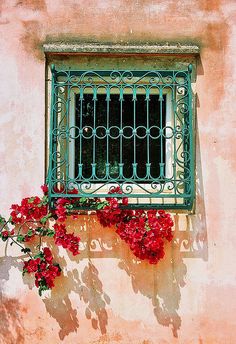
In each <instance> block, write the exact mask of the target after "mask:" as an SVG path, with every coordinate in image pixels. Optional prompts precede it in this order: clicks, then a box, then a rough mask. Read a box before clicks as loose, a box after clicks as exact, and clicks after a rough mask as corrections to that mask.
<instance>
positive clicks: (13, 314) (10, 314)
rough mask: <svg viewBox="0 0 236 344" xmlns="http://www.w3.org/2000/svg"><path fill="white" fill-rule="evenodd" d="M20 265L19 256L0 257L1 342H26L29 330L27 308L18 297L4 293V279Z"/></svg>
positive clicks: (5, 343)
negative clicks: (25, 322) (24, 318)
mask: <svg viewBox="0 0 236 344" xmlns="http://www.w3.org/2000/svg"><path fill="white" fill-rule="evenodd" d="M24 257H25V256H24ZM21 258H23V257H21ZM20 265H21V264H20V263H19V258H15V257H8V256H5V257H3V258H0V281H1V283H0V343H4V344H12V343H18V344H24V342H25V341H24V338H25V334H26V332H27V330H26V329H25V327H24V323H23V314H24V312H25V309H24V307H23V306H22V305H21V303H20V302H19V300H17V298H8V297H6V296H4V295H3V289H4V281H7V280H8V279H9V272H10V269H11V268H12V267H14V268H18V269H20V268H21V267H20Z"/></svg>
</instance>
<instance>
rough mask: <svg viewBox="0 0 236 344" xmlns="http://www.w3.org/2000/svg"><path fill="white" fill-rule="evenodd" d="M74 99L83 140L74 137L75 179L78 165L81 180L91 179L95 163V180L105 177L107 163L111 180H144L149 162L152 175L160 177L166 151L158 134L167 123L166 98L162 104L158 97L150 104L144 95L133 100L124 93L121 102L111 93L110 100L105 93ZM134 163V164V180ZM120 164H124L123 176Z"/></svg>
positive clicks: (78, 126) (152, 96) (78, 127)
mask: <svg viewBox="0 0 236 344" xmlns="http://www.w3.org/2000/svg"><path fill="white" fill-rule="evenodd" d="M75 97H76V111H75V116H76V120H75V125H76V127H77V129H76V133H77V132H78V133H79V129H82V138H80V137H79V135H77V138H76V139H75V177H76V176H77V175H78V164H79V163H80V162H81V163H82V164H83V178H91V176H92V164H93V163H96V169H95V171H96V176H97V178H98V179H102V178H106V164H107V163H109V164H110V165H109V171H110V172H109V173H110V178H112V179H118V180H122V179H123V180H125V179H132V180H135V179H137V180H139V178H145V177H146V174H147V168H146V167H147V165H146V164H147V163H148V162H149V163H150V164H151V169H150V172H151V176H152V177H153V178H158V177H159V176H160V163H163V164H165V150H166V149H165V139H164V137H163V135H162V134H161V130H162V129H163V128H164V127H165V123H166V96H165V95H164V96H163V100H162V101H160V100H159V95H150V99H149V101H147V100H146V98H145V95H137V99H136V100H133V96H132V95H129V94H125V95H124V96H123V100H122V101H121V100H120V96H119V95H118V94H112V95H111V96H110V100H107V98H106V95H105V94H104V95H103V94H98V95H97V99H96V100H95V99H94V98H93V95H92V94H84V96H83V100H81V99H80V97H79V95H76V96H75ZM147 102H148V104H147ZM106 130H109V134H107V133H106ZM120 130H122V132H121V133H120ZM148 130H149V133H148ZM134 163H136V164H137V176H136V177H135V176H134V169H133V164H134ZM119 164H123V176H121V175H120V170H119ZM95 181H96V180H95ZM97 181H98V182H99V180H97ZM146 181H147V178H146V180H145V181H144V182H146ZM139 183H140V181H139Z"/></svg>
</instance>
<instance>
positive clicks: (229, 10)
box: [0, 0, 236, 344]
mask: <svg viewBox="0 0 236 344" xmlns="http://www.w3.org/2000/svg"><path fill="white" fill-rule="evenodd" d="M0 10H1V16H0V24H1V26H0V30H1V31H0V33H1V34H0V49H1V54H0V61H1V68H0V85H1V86H0V89H1V92H0V93H1V102H0V104H1V106H0V112H1V117H0V123H1V126H0V137H1V140H0V152H1V153H0V171H1V177H0V184H1V185H0V194H1V198H0V205H1V212H2V213H3V214H5V215H7V213H8V210H7V209H8V208H9V206H10V204H12V203H15V202H18V201H20V199H21V198H22V197H25V196H28V195H34V194H37V193H38V190H39V185H41V184H42V181H43V179H44V158H45V157H44V153H45V152H44V148H45V146H44V142H45V135H44V131H45V119H44V115H45V60H44V55H43V52H42V44H43V43H44V42H45V41H50V40H52V39H53V40H63V41H65V42H66V41H72V40H76V39H77V40H78V39H83V40H85V41H91V40H95V41H97V42H104V41H109V42H119V43H122V42H123V43H126V42H150V43H156V42H166V41H170V42H171V41H175V42H191V43H195V44H198V45H199V46H200V47H201V52H200V59H199V64H198V71H197V74H198V75H197V84H196V92H197V99H198V101H197V164H196V165H197V166H196V170H197V205H196V214H195V215H175V241H174V243H172V244H169V246H168V245H167V247H166V252H167V253H166V257H165V259H164V260H163V261H161V262H160V264H158V266H156V267H154V266H149V265H147V264H146V263H141V264H138V262H137V260H135V259H134V257H133V256H132V254H131V253H130V251H129V250H128V248H127V247H126V245H125V244H124V243H122V242H120V240H119V239H118V237H117V236H116V235H115V234H114V233H113V232H112V230H104V229H102V228H100V227H99V225H98V224H97V223H96V218H95V217H94V216H90V217H86V216H84V217H82V218H80V220H79V222H78V223H77V225H76V227H75V231H79V232H80V235H81V237H82V241H83V242H86V241H88V242H89V244H88V245H87V246H84V247H82V253H81V255H80V256H79V257H78V258H76V259H75V258H73V259H71V257H68V256H67V255H65V253H64V251H59V255H60V260H59V262H60V264H61V265H62V266H63V267H65V268H66V270H65V274H64V276H63V277H62V278H60V279H59V280H58V283H57V285H56V288H55V290H54V291H53V292H52V295H51V297H50V296H46V297H45V298H42V299H40V298H39V296H38V295H37V291H36V290H35V288H32V287H30V283H31V281H29V280H26V279H24V281H22V277H21V272H20V259H17V257H18V255H17V252H15V251H14V252H13V251H12V250H11V248H9V247H8V248H7V249H6V250H5V248H3V246H2V245H1V248H0V254H1V255H0V280H1V282H0V297H1V299H0V300H1V304H0V343H4V344H5V343H6V344H8V343H9V344H10V343H18V344H21V343H22V344H23V343H25V344H28V343H30V344H34V343H35V344H36V343H49V344H54V343H62V342H63V343H80V344H87V343H93V344H95V343H97V344H98V343H104V344H105V343H122V344H125V343H130V344H131V343H134V344H141V343H142V344H151V343H152V344H164V343H165V344H166V343H184V344H196V343H199V344H200V343H204V344H207V343H209V344H217V343H219V344H222V343H225V344H230V343H235V342H236V335H235V326H236V320H235V314H236V302H235V300H236V278H235V277H236V276H235V271H236V270H235V262H236V259H235V244H236V234H235V233H236V231H235V218H234V215H235V169H236V161H235V147H234V138H235V110H234V105H235V101H236V99H235V93H236V92H235V81H236V72H235V67H234V65H235V60H236V26H235V25H234V23H235V20H236V3H235V1H233V0H209V1H206V0H191V1H189V0H181V1H176V0H165V1H164V0H156V1H151V0H143V1H141V0H96V1H95V0H54V1H53V0H23V1H18V0H2V1H1V2H0ZM80 224H81V225H82V226H83V227H81V226H80ZM12 252H13V254H12ZM66 262H67V265H66Z"/></svg>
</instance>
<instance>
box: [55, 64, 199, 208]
mask: <svg viewBox="0 0 236 344" xmlns="http://www.w3.org/2000/svg"><path fill="white" fill-rule="evenodd" d="M193 169H194V164H193V119H192V97H191V65H190V66H189V68H188V69H187V70H154V69H152V70H95V69H93V70H77V69H74V70H71V69H61V68H60V69H57V68H55V66H54V65H53V66H52V88H51V121H50V155H49V173H48V183H49V194H50V197H51V198H52V201H53V199H54V198H56V197H58V196H59V193H58V191H56V190H58V188H59V189H60V190H61V192H63V195H64V197H67V196H68V197H69V196H70V197H71V195H70V194H69V191H70V189H72V188H76V189H78V191H79V194H81V196H87V197H95V196H96V197H106V196H107V194H108V192H109V190H110V188H111V187H113V186H120V187H121V190H122V191H123V195H124V196H125V197H127V196H128V197H129V198H130V201H131V204H132V206H133V207H136V206H138V207H141V206H142V207H147V208H148V207H153V206H155V207H160V208H173V209H174V208H179V209H181V208H186V209H190V208H191V207H192V202H193V195H194V170H193Z"/></svg>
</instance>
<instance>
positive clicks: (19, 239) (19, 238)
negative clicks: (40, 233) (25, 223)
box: [16, 234, 25, 242]
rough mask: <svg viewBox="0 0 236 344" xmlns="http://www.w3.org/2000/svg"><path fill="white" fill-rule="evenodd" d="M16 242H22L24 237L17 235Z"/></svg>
mask: <svg viewBox="0 0 236 344" xmlns="http://www.w3.org/2000/svg"><path fill="white" fill-rule="evenodd" d="M16 240H17V241H18V242H23V241H24V240H25V237H24V236H23V235H21V234H19V235H18V236H17V238H16Z"/></svg>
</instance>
